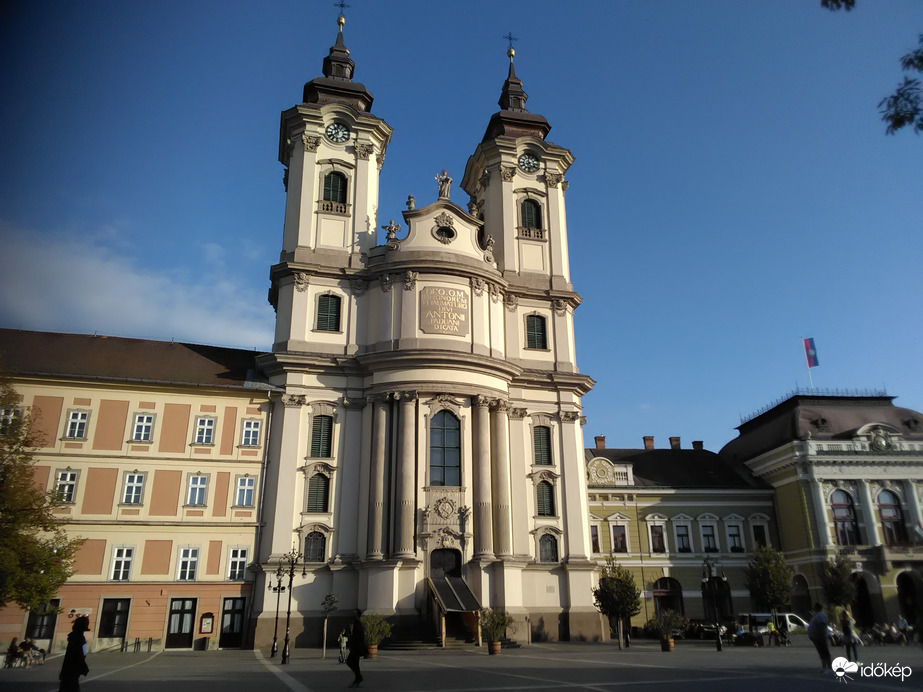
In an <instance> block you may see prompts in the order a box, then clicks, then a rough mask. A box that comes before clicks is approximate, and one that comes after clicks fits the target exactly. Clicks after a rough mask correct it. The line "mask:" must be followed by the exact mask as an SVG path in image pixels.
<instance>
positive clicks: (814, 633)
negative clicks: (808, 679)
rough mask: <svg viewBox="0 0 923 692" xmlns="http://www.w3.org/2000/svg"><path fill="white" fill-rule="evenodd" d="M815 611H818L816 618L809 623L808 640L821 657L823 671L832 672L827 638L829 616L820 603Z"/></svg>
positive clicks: (816, 604)
mask: <svg viewBox="0 0 923 692" xmlns="http://www.w3.org/2000/svg"><path fill="white" fill-rule="evenodd" d="M814 610H815V611H816V612H815V613H814V617H813V618H811V622H810V623H808V639H810V640H811V643H812V644H814V648H815V649H817V654H818V656H820V667H821V670H825V671H827V670H832V668H831V667H830V647H829V645H828V644H827V637H828V636H829V631H828V629H827V614H826V613H825V612H824V607H823V606H822V605H821V604H820V603H815V604H814Z"/></svg>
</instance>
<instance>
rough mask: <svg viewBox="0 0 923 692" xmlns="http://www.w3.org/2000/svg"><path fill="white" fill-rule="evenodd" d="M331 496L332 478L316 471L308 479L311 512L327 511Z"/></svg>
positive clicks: (309, 509)
mask: <svg viewBox="0 0 923 692" xmlns="http://www.w3.org/2000/svg"><path fill="white" fill-rule="evenodd" d="M329 497H330V479H329V478H327V476H325V475H324V474H322V473H315V474H314V475H313V476H311V478H310V479H309V480H308V510H307V511H309V512H327V511H329V510H328V507H329V500H328V498H329Z"/></svg>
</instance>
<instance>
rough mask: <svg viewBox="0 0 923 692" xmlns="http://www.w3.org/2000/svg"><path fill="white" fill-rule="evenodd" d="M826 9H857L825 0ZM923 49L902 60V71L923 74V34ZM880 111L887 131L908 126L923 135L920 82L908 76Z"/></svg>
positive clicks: (846, 1)
mask: <svg viewBox="0 0 923 692" xmlns="http://www.w3.org/2000/svg"><path fill="white" fill-rule="evenodd" d="M820 4H821V6H822V7H826V8H827V9H828V10H830V11H832V12H836V11H838V10H846V11H847V12H848V11H849V10H851V9H852V8H853V7H855V6H856V0H821V2H820ZM919 41H920V47H919V48H917V49H916V50H912V51H910V52H909V53H907V55H905V56H904V57H902V58H901V69H902V70H904V71H905V72H912V71H915V72H921V73H923V34H920V37H919ZM878 112H879V113H881V119H882V120H884V121H885V122H886V123H887V124H888V127H887V128H886V130H885V132H887V133H888V134H889V135H893V134H895V133H896V132H897V131H898V130H900V129H902V128H904V127H911V128H913V131H914V132H916V133H917V134H920V133H921V132H923V90H921V87H920V80H919V79H911V78H910V77H906V76H905V77H904V81H903V82H902V83H900V84H899V85H898V86H897V89H895V90H894V93H893V94H891V95H890V96H886V97H885V98H883V99H882V100H881V101H879V102H878Z"/></svg>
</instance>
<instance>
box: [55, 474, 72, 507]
mask: <svg viewBox="0 0 923 692" xmlns="http://www.w3.org/2000/svg"><path fill="white" fill-rule="evenodd" d="M76 490H77V472H76V471H58V477H57V480H56V481H55V486H54V491H55V495H57V499H58V501H59V502H73V501H74V493H75V492H76Z"/></svg>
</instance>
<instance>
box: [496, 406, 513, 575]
mask: <svg viewBox="0 0 923 692" xmlns="http://www.w3.org/2000/svg"><path fill="white" fill-rule="evenodd" d="M491 422H492V423H493V435H492V436H491V442H492V443H493V449H492V450H491V451H492V453H491V462H492V463H491V475H492V476H493V508H494V522H495V527H496V537H495V541H494V544H495V546H496V552H497V557H511V556H512V554H513V541H512V528H511V521H512V516H511V512H510V402H509V401H506V400H504V399H497V400H496V401H495V402H494V404H493V411H492V414H491Z"/></svg>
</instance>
